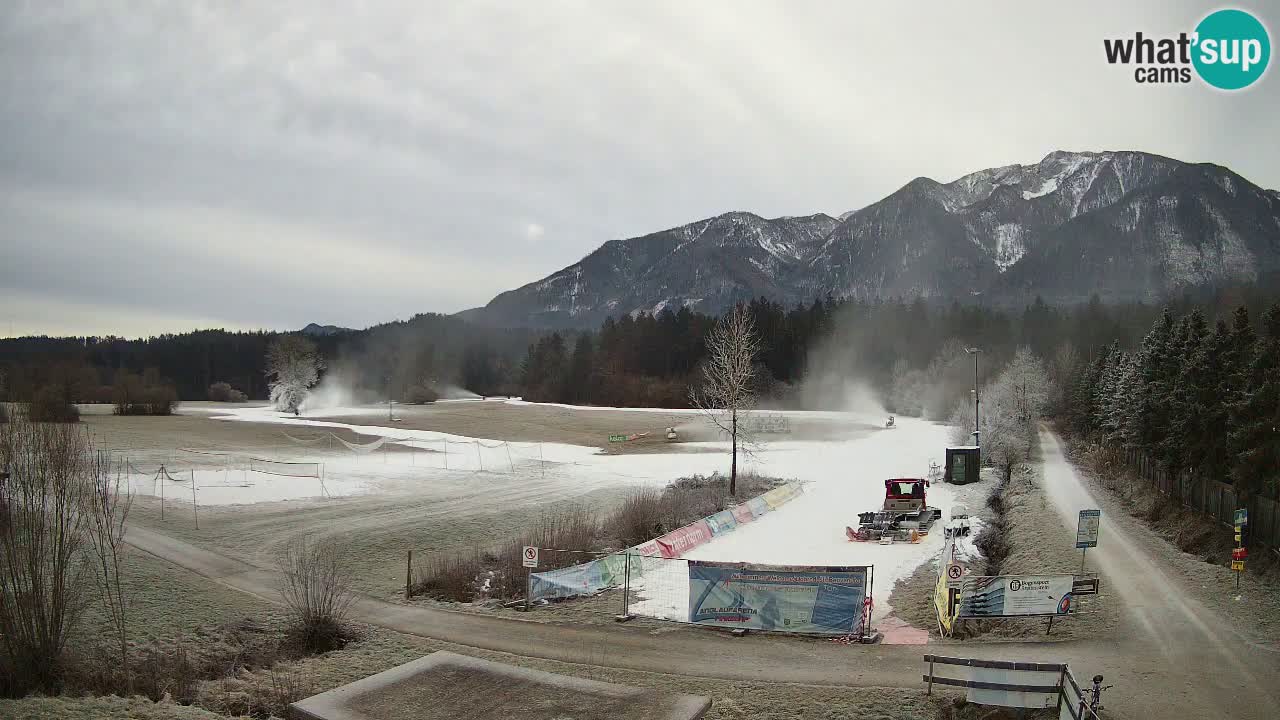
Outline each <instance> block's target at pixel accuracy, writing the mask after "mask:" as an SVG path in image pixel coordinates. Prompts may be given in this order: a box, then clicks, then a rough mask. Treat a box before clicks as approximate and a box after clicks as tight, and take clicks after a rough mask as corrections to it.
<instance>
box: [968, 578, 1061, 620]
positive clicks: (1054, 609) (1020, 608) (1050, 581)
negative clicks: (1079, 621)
mask: <svg viewBox="0 0 1280 720" xmlns="http://www.w3.org/2000/svg"><path fill="white" fill-rule="evenodd" d="M1074 582H1075V577H1074V576H1071V575H995V576H985V577H970V578H965V580H964V584H963V585H962V587H961V588H960V614H959V617H962V618H996V617H1022V616H1028V615H1066V614H1068V613H1070V612H1071V610H1072V607H1071V605H1072V597H1071V587H1072V584H1073V583H1074Z"/></svg>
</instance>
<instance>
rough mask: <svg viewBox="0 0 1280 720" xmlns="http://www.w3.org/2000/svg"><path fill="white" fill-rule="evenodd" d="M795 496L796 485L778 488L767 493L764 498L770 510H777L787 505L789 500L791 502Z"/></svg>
mask: <svg viewBox="0 0 1280 720" xmlns="http://www.w3.org/2000/svg"><path fill="white" fill-rule="evenodd" d="M795 496H796V488H795V486H794V485H783V486H782V487H776V488H774V489H772V490H770V491H769V492H767V493H765V494H764V495H763V496H762V497H764V501H765V503H766V504H768V506H769V509H771V510H777V509H778V508H780V507H782V506H783V505H784V504H786V502H787V501H788V500H790V499H791V498H793V497H795Z"/></svg>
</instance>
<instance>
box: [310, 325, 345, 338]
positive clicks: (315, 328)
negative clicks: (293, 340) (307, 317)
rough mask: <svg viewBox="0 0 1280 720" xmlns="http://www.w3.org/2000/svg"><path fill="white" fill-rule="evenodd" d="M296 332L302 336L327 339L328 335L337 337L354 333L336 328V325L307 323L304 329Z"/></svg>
mask: <svg viewBox="0 0 1280 720" xmlns="http://www.w3.org/2000/svg"><path fill="white" fill-rule="evenodd" d="M298 332H300V333H302V334H303V335H312V336H316V337H327V336H329V335H339V334H341V333H348V332H354V330H352V329H351V328H344V327H338V326H337V325H317V324H316V323H309V324H308V325H307V326H306V327H304V328H302V329H301V330H299V331H298Z"/></svg>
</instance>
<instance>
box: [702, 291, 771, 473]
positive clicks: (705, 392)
mask: <svg viewBox="0 0 1280 720" xmlns="http://www.w3.org/2000/svg"><path fill="white" fill-rule="evenodd" d="M759 351H760V340H759V338H758V336H757V335H756V330H755V322H754V321H753V320H752V319H751V314H750V313H749V312H748V311H747V308H746V307H745V306H744V305H742V304H741V303H739V304H738V305H736V306H734V308H733V309H732V310H730V311H728V312H726V313H725V314H724V315H722V316H721V317H720V321H719V322H718V323H716V326H715V327H714V328H712V330H711V332H710V333H708V334H707V357H706V359H705V360H704V361H703V365H702V386H701V387H692V388H690V389H689V400H690V402H692V403H693V406H694V407H696V408H698V409H699V410H701V411H702V412H703V413H704V414H705V415H706V416H707V418H708V419H709V420H710V421H711V423H712V424H713V425H715V426H716V427H717V428H719V430H720V432H722V433H724V434H726V435H728V436H729V440H730V445H731V452H732V458H733V459H732V464H731V466H730V471H729V494H730V495H736V494H737V491H738V452H739V450H743V451H748V450H749V448H750V447H751V440H752V438H751V436H750V433H749V431H748V429H747V427H746V425H745V423H744V421H745V420H746V419H747V416H748V414H749V413H750V411H751V409H752V408H753V407H755V399H756V396H755V379H756V366H755V357H756V353H758V352H759Z"/></svg>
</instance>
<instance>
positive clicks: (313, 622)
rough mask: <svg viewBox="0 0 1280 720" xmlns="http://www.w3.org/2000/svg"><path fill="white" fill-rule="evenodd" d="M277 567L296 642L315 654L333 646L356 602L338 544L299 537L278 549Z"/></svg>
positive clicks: (281, 592) (338, 638) (337, 640)
mask: <svg viewBox="0 0 1280 720" xmlns="http://www.w3.org/2000/svg"><path fill="white" fill-rule="evenodd" d="M277 565H278V566H279V568H280V572H281V573H282V574H283V575H284V579H283V581H282V582H281V586H280V595H281V596H282V597H283V598H284V603H285V606H286V607H288V608H289V611H290V613H292V615H293V619H294V623H295V627H294V631H295V632H296V633H297V634H298V640H299V641H300V642H301V643H302V644H303V646H304V647H305V648H307V649H308V650H311V651H314V652H323V651H326V650H331V649H333V648H334V647H336V646H337V645H338V644H339V643H340V641H341V639H342V624H343V621H344V619H345V618H346V615H347V609H348V608H350V607H351V603H352V602H354V601H355V592H354V591H353V590H352V589H351V574H350V572H348V571H347V569H346V568H345V567H344V566H343V564H342V558H341V556H340V554H339V552H338V544H337V543H336V542H335V541H333V540H315V539H312V538H310V537H308V536H306V535H303V536H300V537H298V538H295V539H293V540H291V541H289V542H288V543H286V544H285V546H284V547H283V548H282V549H281V550H280V554H279V557H278V558H277Z"/></svg>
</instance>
